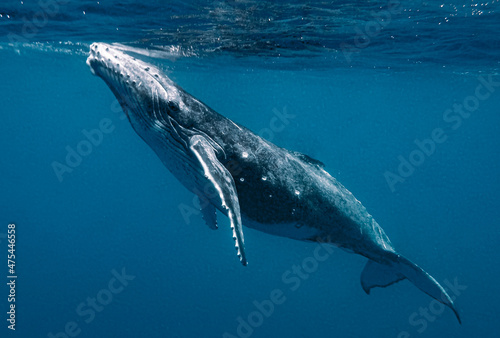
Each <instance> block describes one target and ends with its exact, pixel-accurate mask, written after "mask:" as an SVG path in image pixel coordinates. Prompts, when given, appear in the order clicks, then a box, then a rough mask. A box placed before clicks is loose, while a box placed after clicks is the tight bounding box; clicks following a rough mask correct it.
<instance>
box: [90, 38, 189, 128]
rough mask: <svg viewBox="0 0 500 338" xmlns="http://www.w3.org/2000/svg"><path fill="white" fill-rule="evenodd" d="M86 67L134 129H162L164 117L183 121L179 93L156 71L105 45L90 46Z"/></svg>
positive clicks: (181, 99) (142, 62)
mask: <svg viewBox="0 0 500 338" xmlns="http://www.w3.org/2000/svg"><path fill="white" fill-rule="evenodd" d="M87 65H88V66H89V67H90V70H91V72H92V73H93V74H94V75H96V76H98V77H100V78H102V79H103V80H104V82H105V83H106V84H107V85H108V87H109V88H110V89H111V91H112V92H113V93H114V95H115V96H116V98H117V99H118V101H119V103H120V105H121V106H122V108H123V110H124V112H125V113H126V114H127V116H128V118H129V120H130V121H131V123H132V125H133V126H134V128H135V127H136V126H137V124H140V125H150V126H151V125H153V126H154V125H161V126H162V127H163V128H165V125H169V124H170V123H167V122H168V121H167V120H168V117H170V118H173V119H174V120H177V121H178V120H182V119H183V118H182V117H183V112H185V111H186V109H185V104H184V100H183V98H182V90H181V89H180V88H178V87H177V86H176V85H175V84H174V82H173V81H172V80H170V79H169V78H168V77H167V76H166V75H165V74H163V73H162V71H161V70H160V69H158V67H156V66H154V65H152V64H149V63H147V62H144V61H142V60H140V59H137V58H135V57H133V56H132V55H129V54H127V53H126V52H125V51H123V49H122V48H120V47H119V46H115V45H111V44H107V43H93V44H92V45H91V46H90V55H89V57H88V58H87Z"/></svg>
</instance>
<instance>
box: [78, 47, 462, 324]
mask: <svg viewBox="0 0 500 338" xmlns="http://www.w3.org/2000/svg"><path fill="white" fill-rule="evenodd" d="M87 64H88V65H89V67H90V70H91V72H92V73H93V74H94V75H97V76H98V77H100V78H102V79H103V80H104V81H105V83H106V84H107V85H108V86H109V88H110V89H111V91H112V92H113V94H114V95H115V96H116V98H117V99H118V101H119V103H120V105H121V107H122V108H123V111H124V112H125V114H126V115H127V117H128V120H129V121H130V124H131V125H132V127H133V129H134V130H135V131H136V133H137V134H138V135H139V136H140V137H141V138H142V139H143V140H144V141H145V142H146V143H147V144H148V145H149V146H150V147H151V149H152V150H153V151H154V152H155V153H156V154H157V156H158V157H159V159H160V160H161V161H162V162H163V164H164V165H165V167H167V169H168V170H169V171H170V172H171V173H172V174H173V175H174V176H175V177H176V178H177V179H178V180H179V181H180V182H181V183H182V184H183V185H184V186H185V187H186V188H187V189H189V190H190V191H191V192H193V193H194V194H196V195H197V196H198V198H199V199H200V206H201V209H202V210H201V212H202V216H203V219H204V220H205V222H206V223H207V225H208V226H209V227H210V228H212V229H216V228H217V220H216V210H219V211H220V212H221V213H222V214H223V215H225V216H227V217H228V218H229V221H230V225H231V229H232V233H233V239H234V241H235V247H236V252H237V255H238V257H239V259H240V261H241V263H242V264H243V265H246V264H247V257H246V253H245V246H244V237H243V229H242V225H245V226H248V227H252V228H255V229H258V230H260V231H262V232H266V233H269V234H273V235H278V236H284V237H289V238H293V239H297V240H302V241H311V242H326V243H329V244H331V245H335V246H337V247H340V248H342V249H345V250H348V251H350V252H354V253H357V254H360V255H363V256H365V257H366V258H368V262H367V263H366V265H365V267H364V269H363V271H362V273H361V286H362V288H363V290H364V291H365V292H366V293H367V294H369V293H370V290H371V289H372V288H374V287H386V286H389V285H391V284H394V283H396V282H398V281H401V280H403V279H408V280H409V281H411V282H412V283H413V284H414V285H415V286H416V287H417V288H419V289H420V290H422V291H423V292H425V293H427V294H428V295H430V296H431V297H433V298H434V299H436V300H437V301H439V302H441V303H443V304H445V305H446V306H448V307H449V308H450V309H451V310H453V312H454V313H455V315H456V317H457V319H458V321H459V322H460V316H459V313H458V312H457V310H456V308H455V305H454V303H453V300H452V299H451V298H450V296H449V295H448V293H447V292H446V290H445V289H444V288H443V287H442V286H441V285H440V284H439V283H438V282H437V281H436V280H435V279H434V278H433V277H432V276H431V275H429V274H428V273H427V272H425V271H424V270H423V269H422V268H420V267H419V266H417V265H416V264H414V263H413V262H411V261H410V260H408V259H407V258H405V257H404V256H402V255H401V254H399V253H398V252H397V251H396V250H395V249H394V247H393V245H392V244H391V241H390V240H389V238H388V237H387V235H386V234H385V232H384V230H382V228H381V227H380V226H379V225H378V223H377V222H376V221H375V220H374V218H373V217H372V216H371V215H370V214H369V213H368V211H367V210H366V209H365V207H364V206H363V205H362V204H361V203H360V202H359V201H358V200H357V199H356V198H355V197H354V195H353V194H352V193H351V192H350V191H349V190H347V189H346V188H345V187H344V186H343V185H342V184H341V183H340V182H339V181H337V180H336V179H335V178H334V177H332V176H331V175H330V174H328V173H327V172H326V171H325V169H324V165H323V164H322V163H321V162H320V161H318V160H315V159H313V158H311V157H309V156H307V155H305V154H301V153H298V152H293V151H289V150H287V149H285V148H281V147H278V146H276V145H274V144H273V143H271V142H269V141H266V140H265V139H263V138H261V137H260V136H258V135H256V134H254V133H253V132H251V131H250V130H249V129H247V128H245V127H243V126H241V125H239V124H237V123H235V122H233V121H231V120H230V119H228V118H226V117H224V116H222V115H220V114H218V113H217V112H215V111H214V110H213V109H211V108H209V107H208V106H207V105H205V104H204V103H202V102H201V101H200V100H198V99H196V98H194V97H193V96H191V95H190V94H188V93H187V92H186V91H184V90H183V89H182V88H181V87H180V86H178V85H177V84H175V83H174V82H173V81H172V80H171V79H170V78H169V77H167V76H166V75H165V74H164V73H163V72H162V71H160V69H158V67H155V66H154V65H152V64H150V63H147V62H145V61H143V60H140V59H137V58H135V57H133V55H130V54H127V52H126V51H125V50H124V48H123V46H120V47H117V46H115V45H113V44H106V43H93V44H92V45H91V46H90V55H89V57H88V59H87Z"/></svg>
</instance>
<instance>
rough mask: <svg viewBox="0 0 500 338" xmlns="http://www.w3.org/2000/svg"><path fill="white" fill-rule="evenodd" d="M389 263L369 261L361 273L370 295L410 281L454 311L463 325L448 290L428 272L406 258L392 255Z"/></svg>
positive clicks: (364, 288) (363, 284)
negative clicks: (384, 288) (382, 288)
mask: <svg viewBox="0 0 500 338" xmlns="http://www.w3.org/2000/svg"><path fill="white" fill-rule="evenodd" d="M386 262H387V263H385V262H384V263H383V264H381V263H377V262H375V261H372V260H369V261H368V262H367V263H366V265H365V268H364V269H363V272H362V273H361V286H362V287H363V290H364V291H365V292H366V293H367V294H369V293H370V290H371V289H372V288H374V287H386V286H389V285H391V284H394V283H397V282H399V281H401V280H403V279H408V280H409V281H410V282H412V283H413V284H414V285H415V286H416V287H417V288H419V289H420V290H422V291H423V292H425V293H426V294H428V295H429V296H431V297H432V298H434V299H436V300H437V301H439V302H441V303H443V304H444V305H446V306H448V307H449V308H450V309H452V310H453V312H454V313H455V316H457V319H458V322H459V323H460V324H461V323H462V321H461V320H460V316H459V314H458V312H457V310H456V308H455V305H454V304H453V300H452V299H451V298H450V296H449V295H448V293H447V292H446V290H445V289H444V288H443V287H442V286H441V285H440V284H439V283H438V282H437V281H436V280H435V279H434V278H433V277H432V276H431V275H429V274H428V273H427V272H425V271H424V270H423V269H422V268H420V267H419V266H418V265H416V264H415V263H413V262H411V261H410V260H408V259H406V258H405V257H403V256H401V255H397V254H393V253H391V255H390V257H389V260H387V261H386Z"/></svg>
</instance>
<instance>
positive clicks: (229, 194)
mask: <svg viewBox="0 0 500 338" xmlns="http://www.w3.org/2000/svg"><path fill="white" fill-rule="evenodd" d="M189 148H190V149H191V151H192V152H193V153H194V155H195V156H196V158H197V159H198V161H199V162H200V164H201V166H202V167H203V171H204V174H205V177H206V178H207V179H208V181H209V182H210V183H211V184H212V185H213V188H215V191H217V193H218V195H219V196H218V197H219V199H220V200H216V199H213V198H212V199H211V200H210V201H211V202H212V203H214V204H215V203H217V204H220V207H222V209H224V210H226V211H227V215H228V217H229V220H230V222H231V229H232V230H233V239H234V240H235V246H236V250H237V254H238V257H239V258H240V261H241V264H243V265H247V260H246V255H245V243H244V238H243V229H242V224H241V213H240V203H239V201H238V194H237V193H236V186H235V184H234V180H233V177H232V176H231V173H230V172H229V171H228V170H227V169H226V168H225V167H224V166H223V165H222V163H220V162H219V160H218V159H217V156H216V154H215V149H214V148H213V146H212V145H211V143H210V142H209V141H208V140H207V139H206V138H205V137H203V136H201V135H194V136H191V137H189Z"/></svg>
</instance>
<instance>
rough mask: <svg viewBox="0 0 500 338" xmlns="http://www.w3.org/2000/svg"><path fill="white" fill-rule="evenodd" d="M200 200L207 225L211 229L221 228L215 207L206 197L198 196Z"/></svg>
mask: <svg viewBox="0 0 500 338" xmlns="http://www.w3.org/2000/svg"><path fill="white" fill-rule="evenodd" d="M198 198H199V200H200V208H201V214H202V215H203V219H204V220H205V223H207V225H208V227H209V228H210V229H212V230H217V229H218V228H219V227H218V226H217V214H216V209H215V207H214V205H213V204H212V203H210V201H209V200H208V198H206V197H205V196H200V195H198Z"/></svg>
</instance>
